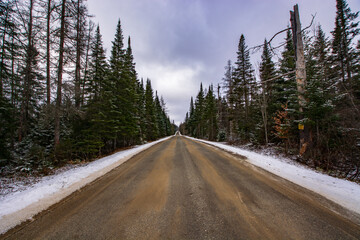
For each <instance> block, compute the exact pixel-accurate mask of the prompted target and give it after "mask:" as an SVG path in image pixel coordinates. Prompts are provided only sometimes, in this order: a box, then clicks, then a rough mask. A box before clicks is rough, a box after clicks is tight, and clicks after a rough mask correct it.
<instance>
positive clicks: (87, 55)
mask: <svg viewBox="0 0 360 240" xmlns="http://www.w3.org/2000/svg"><path fill="white" fill-rule="evenodd" d="M91 31H92V22H91V21H89V32H88V36H87V43H86V56H85V69H84V80H83V81H82V91H81V104H84V100H85V85H86V79H87V76H88V65H89V51H90V44H91Z"/></svg>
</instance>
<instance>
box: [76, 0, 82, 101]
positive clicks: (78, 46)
mask: <svg viewBox="0 0 360 240" xmlns="http://www.w3.org/2000/svg"><path fill="white" fill-rule="evenodd" d="M80 2H81V1H80V0H78V1H77V17H76V63H75V107H76V108H79V107H80V102H81V99H80V68H81V65H80V61H81V39H80V38H81V26H80V23H81V10H80Z"/></svg>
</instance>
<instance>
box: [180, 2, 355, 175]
mask: <svg viewBox="0 0 360 240" xmlns="http://www.w3.org/2000/svg"><path fill="white" fill-rule="evenodd" d="M336 3H337V4H336V7H337V12H336V19H335V28H334V30H333V31H332V32H331V34H332V37H331V38H329V37H327V36H326V35H325V33H324V32H323V31H322V29H321V26H320V25H318V26H317V27H316V30H315V31H314V32H311V31H308V32H306V31H304V32H303V33H305V34H304V45H305V58H306V73H307V76H306V78H307V86H306V99H307V103H306V107H305V109H304V116H303V117H302V118H300V116H301V114H300V113H299V105H298V96H297V86H296V80H295V52H294V45H293V37H292V32H291V30H288V31H287V33H286V38H285V40H286V41H285V45H284V48H283V50H282V52H281V57H280V58H279V61H278V62H274V60H273V58H274V56H273V54H274V52H273V51H272V49H271V48H270V46H269V44H268V43H267V40H266V39H265V41H264V45H263V48H262V56H261V63H260V66H259V69H258V72H259V77H258V79H256V77H255V74H254V68H253V66H252V64H251V62H250V55H249V48H248V47H247V45H246V44H245V37H244V36H243V35H241V37H240V41H239V45H238V51H237V59H236V61H235V64H234V65H233V64H232V63H231V61H230V60H229V62H228V64H227V65H226V67H225V76H224V78H223V81H222V94H218V96H217V98H215V96H214V94H213V91H212V87H211V86H210V87H209V90H208V92H207V94H206V93H204V90H203V89H202V86H200V91H199V93H198V95H197V97H196V100H195V104H194V103H193V99H191V102H190V110H189V112H188V113H187V115H186V118H185V122H184V123H183V124H182V125H181V127H180V129H181V131H182V132H183V133H184V134H189V135H191V136H194V137H198V138H206V139H210V140H218V141H225V140H226V141H229V142H237V143H241V144H248V143H252V144H253V145H255V146H256V145H257V146H259V145H275V146H278V147H280V148H282V149H283V150H284V151H285V152H286V153H290V154H293V155H298V154H299V128H301V126H302V125H303V124H307V125H309V126H310V132H311V136H312V141H311V146H309V147H310V151H308V153H307V154H306V155H304V156H302V158H299V160H302V161H305V162H306V163H307V164H309V165H311V166H313V167H316V168H322V169H325V170H327V171H329V172H332V171H334V170H337V171H336V172H341V173H342V174H343V176H345V177H348V178H352V179H359V176H360V40H359V38H356V37H357V36H358V35H359V27H358V21H357V20H356V19H357V17H358V14H359V12H356V13H352V12H351V10H350V8H349V6H348V4H347V3H346V1H345V0H337V1H336ZM205 92H206V91H205ZM209 94H210V95H212V97H208V95H209ZM204 95H207V97H206V100H204ZM214 106H215V109H213V107H214Z"/></svg>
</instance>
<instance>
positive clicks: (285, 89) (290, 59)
mask: <svg viewBox="0 0 360 240" xmlns="http://www.w3.org/2000/svg"><path fill="white" fill-rule="evenodd" d="M285 41H286V43H285V47H284V50H283V52H282V54H281V59H280V69H279V70H280V73H281V74H285V75H284V76H283V77H281V78H278V79H276V80H274V82H273V85H272V99H273V101H272V102H273V103H272V105H273V107H270V111H271V112H272V113H273V115H272V116H271V117H272V119H274V117H276V114H275V113H276V112H279V111H283V107H282V106H287V110H286V111H287V112H288V117H289V118H290V120H291V121H290V124H291V126H292V127H293V128H292V131H291V134H293V135H292V136H293V137H294V142H297V129H296V128H295V124H293V121H294V119H297V117H296V109H298V98H297V86H296V80H295V67H296V66H295V49H294V44H293V37H292V33H291V31H290V30H288V31H287V32H286V38H285Z"/></svg>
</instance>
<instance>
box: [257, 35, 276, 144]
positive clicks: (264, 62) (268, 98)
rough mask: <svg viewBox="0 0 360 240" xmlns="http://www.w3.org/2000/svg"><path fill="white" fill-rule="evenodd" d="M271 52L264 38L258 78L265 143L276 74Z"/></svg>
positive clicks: (269, 124) (272, 111) (268, 132)
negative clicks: (260, 89)
mask: <svg viewBox="0 0 360 240" xmlns="http://www.w3.org/2000/svg"><path fill="white" fill-rule="evenodd" d="M271 58H272V54H271V52H270V49H269V46H268V42H267V40H266V39H265V41H264V47H263V52H262V55H261V63H260V69H259V71H260V80H261V87H262V93H261V96H260V98H259V99H260V102H261V114H262V119H263V128H264V137H265V144H267V143H268V142H269V134H270V132H271V131H270V130H271V129H270V126H271V117H270V116H272V115H273V114H274V113H275V112H274V107H273V99H272V85H273V82H272V81H271V79H272V78H274V77H275V76H276V69H275V64H274V63H273V61H272V59H271Z"/></svg>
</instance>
